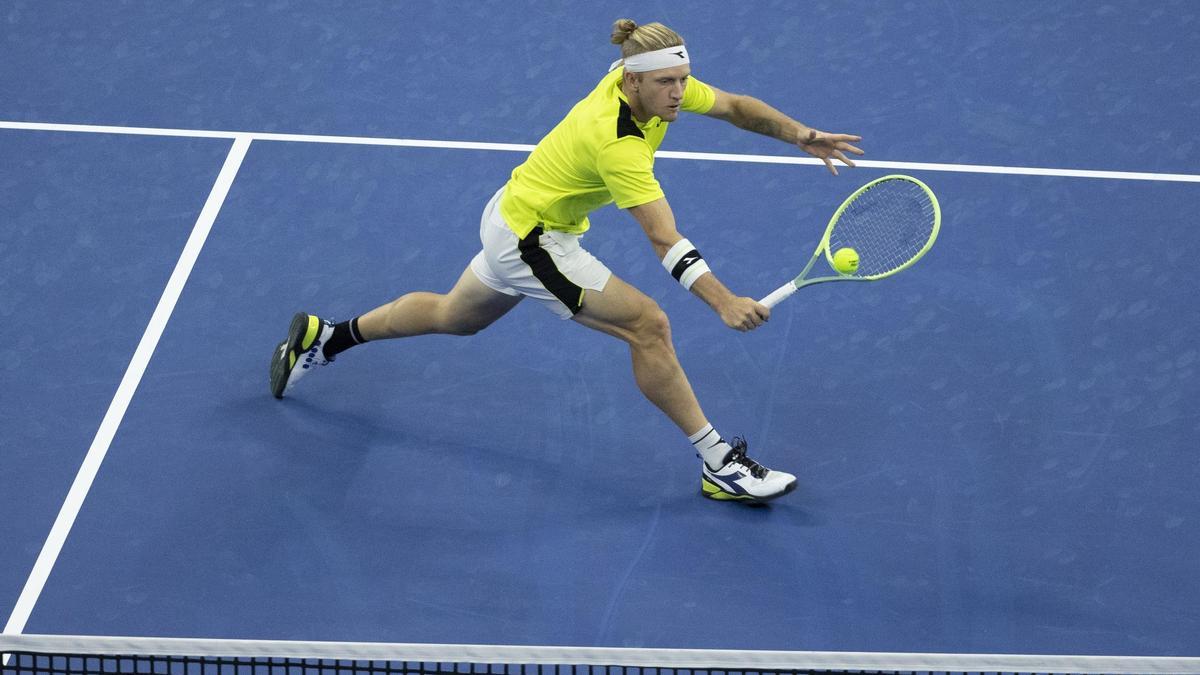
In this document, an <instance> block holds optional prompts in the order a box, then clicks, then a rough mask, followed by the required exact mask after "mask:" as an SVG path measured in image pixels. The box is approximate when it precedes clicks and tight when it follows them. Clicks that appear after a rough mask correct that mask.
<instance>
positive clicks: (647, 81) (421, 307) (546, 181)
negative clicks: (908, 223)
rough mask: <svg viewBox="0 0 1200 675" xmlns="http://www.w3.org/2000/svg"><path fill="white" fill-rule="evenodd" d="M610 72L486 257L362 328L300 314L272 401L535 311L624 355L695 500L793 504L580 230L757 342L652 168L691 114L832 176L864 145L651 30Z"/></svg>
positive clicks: (760, 315)
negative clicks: (378, 353)
mask: <svg viewBox="0 0 1200 675" xmlns="http://www.w3.org/2000/svg"><path fill="white" fill-rule="evenodd" d="M612 42H613V43H614V44H618V45H620V46H621V56H622V58H621V59H620V60H618V61H616V62H615V63H614V64H613V66H612V67H611V68H610V70H609V73H608V74H607V75H605V76H604V77H603V78H602V79H601V80H600V83H599V84H597V85H596V87H595V89H593V90H592V92H591V93H590V94H588V96H587V97H586V98H584V99H583V100H582V101H580V102H579V103H578V104H576V105H575V107H574V108H572V109H571V111H570V112H569V113H568V114H567V116H566V117H565V118H564V119H563V120H562V121H561V122H559V124H558V126H556V127H554V129H552V130H551V131H550V133H549V134H547V135H546V137H545V138H543V139H542V140H541V142H539V143H538V144H537V147H536V148H534V150H533V152H532V154H530V155H529V158H528V159H526V160H525V162H524V163H522V164H521V165H520V166H518V167H517V168H516V169H514V170H513V172H512V176H511V178H510V179H509V181H508V182H507V184H505V185H504V187H502V188H500V190H498V191H497V192H496V193H495V195H494V196H492V198H491V200H490V201H488V203H487V206H486V207H484V210H483V217H482V219H481V222H480V228H479V235H480V239H481V241H482V250H480V251H479V253H478V254H477V255H476V256H475V258H474V259H473V260H471V262H470V264H469V265H468V266H467V268H466V269H465V270H463V273H462V275H461V276H460V277H459V279H458V282H457V283H456V284H455V285H454V287H453V288H452V289H451V290H450V291H449V292H448V293H446V294H437V293H428V292H413V293H408V294H406V295H403V296H401V297H400V298H398V299H396V300H395V301H393V302H391V303H388V304H386V305H383V306H382V307H378V308H376V309H374V310H371V311H370V312H367V313H366V314H363V315H362V316H359V317H358V318H355V319H352V320H350V321H345V322H342V323H337V324H334V323H333V322H331V321H328V320H325V319H321V318H319V317H317V316H315V315H312V314H307V313H303V312H301V313H298V314H296V315H295V317H294V318H293V319H292V323H291V326H290V328H289V330H288V336H287V339H286V340H284V341H283V342H281V343H280V344H279V346H278V347H277V348H276V351H275V353H274V355H273V357H272V362H271V392H272V394H273V395H274V396H275V397H277V398H280V397H282V396H283V395H284V393H286V392H287V391H288V390H289V389H291V387H292V386H294V385H295V384H296V382H297V381H298V380H300V378H301V377H303V376H304V375H305V374H307V373H308V372H309V371H310V370H311V369H312V368H313V367H314V366H321V365H325V364H327V363H329V362H330V361H332V360H333V358H334V356H335V355H337V354H339V353H341V352H342V351H345V350H346V349H348V348H350V347H353V346H355V345H359V344H362V343H365V342H370V341H375V340H384V339H390V338H402V337H409V336H412V335H425V334H429V333H444V334H451V335H472V334H474V333H476V332H478V331H480V330H483V329H484V328H487V327H488V326H489V325H491V324H492V322H494V321H496V320H497V319H499V318H500V317H502V316H504V314H505V313H507V312H508V311H509V310H511V309H512V308H513V307H514V306H516V304H517V303H518V302H520V301H521V300H522V299H524V298H530V299H532V300H533V301H534V302H537V303H539V304H541V305H543V306H545V307H546V308H547V309H549V310H550V311H551V312H553V313H554V314H556V315H558V316H559V317H561V318H563V319H573V320H574V321H575V322H577V323H579V324H582V325H584V326H587V327H588V328H592V329H595V330H598V331H601V332H604V333H607V334H609V335H612V336H614V337H617V338H619V339H621V340H624V341H625V342H626V343H628V344H629V350H630V354H631V356H632V359H633V373H634V378H635V380H636V381H637V385H638V388H639V389H640V390H641V392H642V394H644V395H645V396H646V398H647V399H649V400H650V401H651V402H652V403H653V404H654V405H655V406H657V407H658V408H659V409H660V410H662V412H663V413H664V414H666V416H667V417H668V418H670V419H671V421H672V422H674V423H675V424H676V425H677V426H678V427H679V429H680V431H681V432H682V433H683V434H684V435H686V436H687V437H688V440H689V441H690V442H691V443H692V445H693V446H694V447H695V449H696V452H697V454H698V455H699V457H700V458H701V460H702V462H701V478H700V482H701V490H702V493H703V494H704V495H705V496H707V497H709V498H712V499H720V500H739V501H747V502H765V501H768V500H770V499H773V498H775V497H779V496H781V495H784V494H787V493H788V492H790V491H791V490H793V489H794V488H795V486H796V477H795V476H793V475H792V474H790V473H785V472H783V471H773V470H770V469H767V468H766V467H764V466H762V465H761V464H759V463H758V462H755V461H754V460H752V459H750V457H749V456H747V453H746V451H747V447H746V443H745V441H744V440H742V439H740V438H732V439H731V442H727V441H726V440H725V437H723V436H722V435H721V434H720V433H718V432H717V430H715V429H714V428H713V426H712V424H711V423H710V422H709V420H708V418H707V417H706V416H705V415H704V412H703V410H701V408H700V404H699V402H698V401H697V400H696V395H695V394H694V393H693V391H692V387H691V385H690V384H689V382H688V378H687V376H686V375H685V374H684V371H683V368H682V367H681V366H680V364H679V360H678V359H677V358H676V355H675V348H674V346H673V344H672V341H671V328H670V324H669V323H668V321H667V316H666V314H664V313H663V311H662V309H660V308H659V306H658V305H657V303H655V302H654V301H653V300H651V299H650V298H649V297H648V296H646V295H645V294H644V293H642V292H641V291H639V290H638V289H636V288H634V287H633V286H631V285H630V284H628V283H626V282H625V281H622V280H621V279H620V278H618V277H617V276H615V275H613V273H612V272H611V271H609V269H608V268H607V267H605V265H604V263H602V262H600V261H599V260H597V259H596V258H595V257H593V256H592V255H591V254H590V253H588V251H586V250H585V249H584V248H583V247H581V246H580V238H581V236H582V235H583V234H584V232H586V231H587V230H588V227H589V222H588V214H589V213H590V212H592V211H594V210H596V209H598V208H600V207H601V206H604V205H606V204H609V203H613V202H615V203H616V205H617V207H619V208H621V209H626V210H628V211H629V213H630V214H631V215H632V216H633V217H634V219H635V220H637V222H638V223H639V224H640V225H641V226H642V229H643V230H644V231H645V233H646V236H647V237H648V238H649V240H650V243H651V245H652V246H653V247H654V251H655V254H656V255H657V256H658V258H659V259H660V260H661V261H662V265H663V267H664V268H665V270H666V272H667V273H669V274H670V275H671V276H673V277H674V278H675V280H676V281H678V282H679V284H680V285H682V286H683V288H684V289H687V290H689V291H691V292H692V293H693V294H695V295H696V296H698V297H699V298H700V299H701V300H703V301H704V302H705V303H707V304H708V305H709V306H710V307H711V308H712V309H713V311H714V312H716V314H717V315H718V316H719V317H720V319H721V320H722V321H723V322H724V323H725V325H727V326H729V327H730V328H733V329H735V330H739V331H749V330H753V329H755V328H757V327H759V326H761V325H762V324H763V322H765V321H767V319H768V318H769V317H770V310H769V309H768V308H766V307H764V306H763V305H760V304H759V303H758V302H756V301H755V300H754V299H752V298H749V297H743V296H738V295H735V294H733V293H732V292H730V291H729V289H728V288H726V287H725V285H724V284H722V283H721V282H720V281H719V280H718V279H717V276H716V275H715V274H714V273H713V271H712V269H711V268H710V267H709V264H708V262H707V261H706V260H705V258H704V257H703V256H701V255H700V252H699V251H698V250H697V248H696V246H695V245H694V244H693V243H692V242H691V241H689V240H688V239H687V238H685V237H684V236H683V235H682V234H680V232H679V230H678V228H677V227H676V223H675V217H674V216H673V215H672V213H671V207H670V205H669V204H668V203H667V199H666V197H665V196H664V194H663V191H662V188H661V187H660V186H659V183H658V181H657V180H655V177H654V152H655V150H656V149H657V148H658V147H659V144H661V143H662V140H663V136H664V135H665V134H666V132H667V127H668V126H669V125H670V123H672V122H674V121H675V120H676V119H677V118H678V117H679V113H680V112H681V111H683V112H691V113H700V114H703V115H708V116H710V117H715V118H717V119H722V120H725V121H727V122H730V123H732V124H734V125H736V126H738V127H740V128H742V129H747V130H750V131H754V132H758V133H760V134H765V135H767V136H771V137H774V138H777V139H779V140H782V141H784V142H786V143H789V144H792V145H795V146H798V147H799V148H800V149H801V150H803V151H804V152H806V153H808V154H810V155H813V156H815V157H818V158H820V159H822V160H823V161H824V163H825V165H826V166H827V167H828V169H829V170H830V171H831V172H832V173H833V174H835V175H836V174H837V168H836V167H835V165H834V160H837V161H840V162H843V163H845V164H846V165H847V166H854V163H853V162H852V161H851V160H849V159H847V157H846V155H845V154H844V153H846V152H850V153H853V154H860V155H861V154H862V150H860V149H858V148H857V147H855V146H853V145H851V142H854V141H858V140H860V138H859V137H858V136H851V135H845V134H827V133H824V132H821V131H818V130H816V129H812V128H809V127H807V126H805V125H803V124H801V123H800V122H797V121H796V120H793V119H791V118H790V117H788V116H786V115H784V114H783V113H781V112H779V111H777V110H775V109H774V108H772V107H770V106H768V105H767V104H765V103H763V102H762V101H759V100H758V99H755V98H751V97H749V96H741V95H736V94H730V93H727V92H724V91H721V90H719V89H716V88H715V87H711V86H709V85H707V84H704V83H703V82H701V81H699V80H697V79H695V78H693V77H692V76H691V66H690V62H691V60H690V54H688V50H687V48H686V47H685V46H684V41H683V38H681V37H680V36H679V35H678V34H677V33H675V32H674V31H672V30H671V29H669V28H667V27H666V26H663V25H662V24H660V23H651V24H646V25H644V26H638V25H637V24H635V23H634V22H633V21H630V20H628V19H621V20H619V21H617V22H616V23H615V24H614V25H613V33H612Z"/></svg>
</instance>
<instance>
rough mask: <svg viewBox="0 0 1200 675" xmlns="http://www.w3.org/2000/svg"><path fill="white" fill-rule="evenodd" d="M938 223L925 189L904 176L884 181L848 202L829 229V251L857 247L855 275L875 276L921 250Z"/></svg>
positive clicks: (895, 267) (891, 269) (906, 261)
mask: <svg viewBox="0 0 1200 675" xmlns="http://www.w3.org/2000/svg"><path fill="white" fill-rule="evenodd" d="M936 223H937V209H936V208H935V207H934V203H933V200H932V199H931V198H930V196H929V193H927V192H926V191H925V190H924V188H922V187H921V186H920V185H918V184H917V183H915V182H913V181H912V180H909V179H906V178H903V177H896V178H888V179H884V180H882V181H880V182H878V183H875V184H874V185H871V186H869V187H868V188H866V189H865V190H864V191H863V192H861V193H859V195H858V196H857V197H856V198H855V199H854V200H853V201H851V202H850V203H849V204H848V205H846V208H845V209H843V211H842V214H841V216H840V217H839V218H838V221H837V224H836V225H834V228H833V231H832V232H830V233H829V251H830V252H831V253H834V252H837V250H838V249H840V248H844V247H850V248H853V249H854V250H855V251H857V252H858V271H857V272H855V273H854V276H859V277H864V278H870V277H876V276H879V275H882V274H887V273H888V272H893V271H895V270H897V269H900V268H901V267H903V266H904V265H906V264H908V263H909V262H911V261H912V260H913V258H915V257H917V256H919V255H920V254H921V253H923V252H924V251H925V250H926V249H927V244H930V243H931V242H930V238H931V237H932V236H934V233H935V229H934V228H935V226H936Z"/></svg>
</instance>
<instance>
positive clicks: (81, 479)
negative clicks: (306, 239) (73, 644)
mask: <svg viewBox="0 0 1200 675" xmlns="http://www.w3.org/2000/svg"><path fill="white" fill-rule="evenodd" d="M249 147H250V138H249V137H245V136H235V137H234V141H233V147H232V148H231V149H230V150H229V155H228V156H227V157H226V158H225V165H224V166H222V167H221V173H220V174H218V175H217V181H216V183H215V184H214V185H213V188H212V192H210V193H209V195H208V201H207V202H205V204H204V208H203V209H201V211H200V217H199V218H197V219H196V225H195V226H194V227H193V228H192V234H191V236H190V237H189V238H188V241H187V244H185V245H184V247H183V253H181V254H180V256H179V261H178V262H177V263H175V271H174V272H172V273H171V278H170V279H169V280H168V281H167V286H166V288H164V289H163V292H162V296H161V297H160V298H159V300H158V306H157V307H156V308H155V309H154V314H153V315H151V317H150V322H149V324H147V326H146V331H145V332H144V333H143V334H142V339H141V342H139V343H138V346H137V350H135V351H134V353H133V358H132V359H131V360H130V362H129V367H128V368H127V369H126V370H125V376H124V377H122V378H121V384H120V385H119V386H118V387H117V393H116V394H115V395H114V396H113V399H112V402H111V403H110V404H109V406H108V412H106V413H105V414H104V419H103V421H101V422H100V428H99V429H98V430H97V431H96V436H95V438H94V439H93V440H92V445H91V447H89V448H88V451H87V455H86V456H85V457H84V458H83V464H82V466H80V467H79V473H77V474H76V475H75V482H74V483H72V484H71V490H70V491H69V492H68V493H67V498H66V501H64V502H63V505H62V508H61V509H59V512H58V517H57V518H56V519H55V520H54V526H53V527H51V528H50V534H49V535H48V536H47V537H46V543H45V544H43V545H42V551H41V553H40V554H38V558H37V562H35V563H34V565H33V571H31V572H30V574H29V578H28V579H26V580H25V587H24V588H23V589H22V590H21V596H20V597H19V598H18V599H17V604H16V606H15V607H14V608H13V611H12V614H11V615H9V617H8V623H7V624H5V626H4V634H18V633H21V632H22V631H24V630H25V623H26V622H27V621H28V620H29V615H30V613H32V612H33V607H34V605H35V604H37V601H38V597H40V596H41V594H42V589H43V588H44V587H45V585H46V579H47V578H49V576H50V571H51V570H52V569H54V564H55V562H57V560H58V555H59V553H61V552H62V548H63V545H64V544H65V543H66V541H67V535H68V534H69V533H70V531H71V527H72V526H73V525H74V524H75V518H76V517H77V516H78V515H79V510H80V508H82V506H83V501H84V499H86V498H87V494H88V491H89V490H90V489H91V487H92V481H94V480H95V478H96V473H97V472H98V471H99V470H100V463H101V462H103V461H104V456H105V455H106V454H108V448H109V446H110V445H111V444H112V440H113V437H114V436H115V435H116V433H117V427H119V426H120V425H121V420H122V418H124V417H125V411H126V410H127V409H128V408H129V402H130V401H131V400H132V399H133V394H134V392H135V391H136V390H137V387H138V384H139V383H140V382H141V381H142V375H143V374H144V373H145V372H146V366H147V365H149V363H150V357H151V356H153V355H154V350H155V348H156V347H157V346H158V340H159V338H161V337H162V334H163V329H165V328H166V325H167V321H168V320H169V319H170V318H171V313H172V312H173V311H174V310H175V303H176V302H178V301H179V296H180V294H181V293H182V292H183V286H184V284H186V283H187V280H188V276H189V275H191V273H192V267H193V266H194V265H195V264H196V258H197V257H199V255H200V249H201V248H203V247H204V242H205V240H207V239H208V233H209V232H210V231H211V230H212V226H213V223H214V222H215V221H216V219H217V213H218V212H220V210H221V205H222V204H223V203H224V202H225V197H226V196H227V195H228V194H229V187H230V186H231V185H232V184H233V179H234V177H235V176H237V172H238V168H239V167H241V165H242V160H243V159H245V157H246V150H247V149H249Z"/></svg>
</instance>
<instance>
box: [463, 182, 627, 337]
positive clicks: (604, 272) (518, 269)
mask: <svg viewBox="0 0 1200 675" xmlns="http://www.w3.org/2000/svg"><path fill="white" fill-rule="evenodd" d="M503 194H504V188H500V189H499V190H498V191H497V192H496V194H495V195H494V196H493V197H492V200H491V201H489V202H488V204H487V206H486V207H485V208H484V209H483V217H482V218H481V219H480V222H479V240H480V241H481V242H482V243H483V250H482V251H480V252H479V253H478V254H477V255H476V256H475V257H474V258H473V259H472V260H471V271H472V272H474V273H475V276H476V277H479V280H480V281H481V282H483V284H484V285H485V286H487V287H488V288H490V289H492V290H494V291H498V292H500V293H504V294H505V295H513V296H516V295H525V296H528V297H530V298H533V299H534V300H537V301H538V302H539V303H541V304H542V305H545V306H546V307H548V308H549V309H550V311H552V312H554V313H555V314H557V315H558V316H559V317H561V318H563V319H569V318H571V317H572V316H574V315H575V313H576V312H578V311H579V310H580V308H582V307H583V295H584V293H585V292H586V291H587V290H593V291H602V290H604V286H605V285H606V284H608V280H609V278H610V277H612V272H611V271H610V270H609V269H608V267H606V266H605V265H604V263H602V262H600V261H599V260H597V259H596V257H595V256H593V255H592V254H591V253H588V252H587V251H586V250H584V249H583V247H582V246H580V245H579V236H578V235H574V234H566V233H563V232H545V231H543V230H542V228H541V227H538V228H536V229H534V231H533V232H531V233H529V235H528V236H526V237H525V238H524V239H518V238H517V235H516V233H514V232H513V231H512V229H510V228H509V227H508V224H507V223H505V222H504V218H502V217H501V216H500V197H501V196H502V195H503Z"/></svg>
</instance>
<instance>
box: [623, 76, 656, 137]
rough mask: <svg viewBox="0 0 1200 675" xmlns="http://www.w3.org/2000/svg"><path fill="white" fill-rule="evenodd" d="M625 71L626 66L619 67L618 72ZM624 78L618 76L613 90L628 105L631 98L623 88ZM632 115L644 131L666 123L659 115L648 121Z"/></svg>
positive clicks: (634, 121)
mask: <svg viewBox="0 0 1200 675" xmlns="http://www.w3.org/2000/svg"><path fill="white" fill-rule="evenodd" d="M624 71H625V69H624V68H617V72H622V73H623V72H624ZM624 79H625V78H624V75H622V76H621V77H618V78H617V81H616V82H614V83H613V90H614V91H616V92H617V98H619V99H621V100H622V101H624V102H625V103H626V105H628V104H629V98H628V97H627V96H625V92H624V91H623V90H622V89H621V82H623V81H624ZM630 117H631V118H632V119H633V123H634V124H636V125H638V128H639V129H641V130H643V131H645V130H646V129H653V128H654V127H657V126H658V125H660V124H664V122H663V121H662V118H661V117H659V116H658V115H655V116H653V117H651V118H650V120H649V121H648V122H640V121H638V118H637V117H636V116H634V115H631V116H630Z"/></svg>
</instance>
